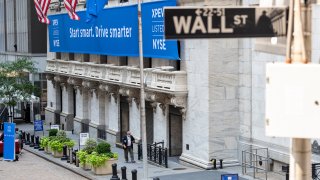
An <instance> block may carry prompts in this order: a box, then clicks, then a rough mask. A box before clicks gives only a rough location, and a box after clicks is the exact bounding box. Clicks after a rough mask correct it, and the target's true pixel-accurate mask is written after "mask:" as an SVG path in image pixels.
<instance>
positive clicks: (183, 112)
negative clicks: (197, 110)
mask: <svg viewBox="0 0 320 180" xmlns="http://www.w3.org/2000/svg"><path fill="white" fill-rule="evenodd" d="M180 113H181V115H182V119H183V120H186V115H187V109H186V108H181V109H180Z"/></svg>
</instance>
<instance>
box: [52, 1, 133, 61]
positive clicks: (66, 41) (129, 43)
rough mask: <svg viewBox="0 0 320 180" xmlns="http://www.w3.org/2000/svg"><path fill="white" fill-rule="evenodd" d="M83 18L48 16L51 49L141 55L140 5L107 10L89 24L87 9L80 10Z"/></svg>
mask: <svg viewBox="0 0 320 180" xmlns="http://www.w3.org/2000/svg"><path fill="white" fill-rule="evenodd" d="M77 14H78V15H79V17H80V21H74V20H71V19H70V18H69V16H68V14H59V15H50V16H48V17H49V19H50V21H51V24H50V25H49V41H50V42H49V43H50V51H51V52H72V53H85V54H104V55H113V56H139V39H138V38H139V31H138V6H137V5H132V6H122V7H116V8H108V9H103V10H102V11H101V12H99V15H98V17H97V18H96V19H95V20H94V21H90V22H89V23H86V22H85V20H86V12H85V11H80V12H77Z"/></svg>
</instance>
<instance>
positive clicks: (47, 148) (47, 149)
mask: <svg viewBox="0 0 320 180" xmlns="http://www.w3.org/2000/svg"><path fill="white" fill-rule="evenodd" d="M44 152H46V153H47V154H51V149H50V148H49V147H48V146H47V147H45V148H44Z"/></svg>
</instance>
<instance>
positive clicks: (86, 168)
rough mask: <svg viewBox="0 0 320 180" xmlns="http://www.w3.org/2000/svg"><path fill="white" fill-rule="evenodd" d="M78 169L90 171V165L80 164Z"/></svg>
mask: <svg viewBox="0 0 320 180" xmlns="http://www.w3.org/2000/svg"><path fill="white" fill-rule="evenodd" d="M80 167H81V168H82V169H84V170H90V169H91V165H90V164H88V163H84V164H80Z"/></svg>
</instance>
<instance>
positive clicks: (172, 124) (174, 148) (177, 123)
mask: <svg viewBox="0 0 320 180" xmlns="http://www.w3.org/2000/svg"><path fill="white" fill-rule="evenodd" d="M181 154H182V115H181V113H180V111H179V109H178V108H175V107H173V106H169V156H180V155H181Z"/></svg>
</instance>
